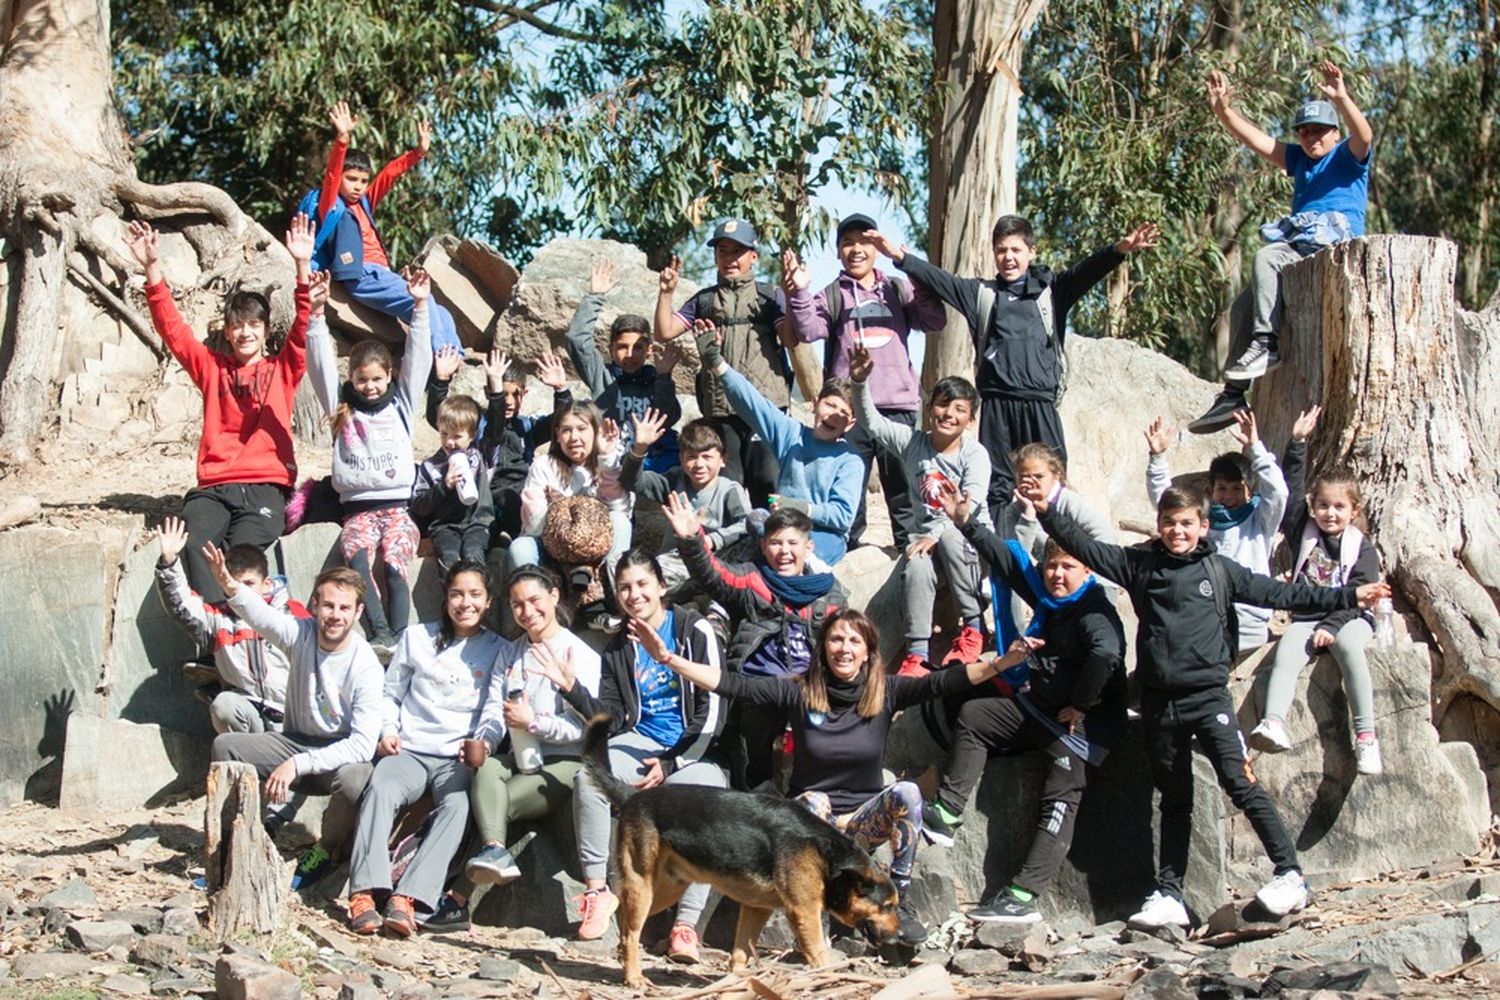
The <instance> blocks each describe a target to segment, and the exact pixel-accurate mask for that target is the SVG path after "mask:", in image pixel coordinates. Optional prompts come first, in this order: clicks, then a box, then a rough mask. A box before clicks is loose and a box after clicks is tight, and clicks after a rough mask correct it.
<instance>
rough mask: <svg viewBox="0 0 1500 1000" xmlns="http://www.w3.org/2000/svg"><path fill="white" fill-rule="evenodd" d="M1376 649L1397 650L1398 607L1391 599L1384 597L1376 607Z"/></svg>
mask: <svg viewBox="0 0 1500 1000" xmlns="http://www.w3.org/2000/svg"><path fill="white" fill-rule="evenodd" d="M1375 648H1376V649H1382V650H1392V649H1395V648H1396V607H1395V605H1394V604H1392V603H1391V599H1390V598H1389V597H1382V598H1381V599H1380V600H1379V601H1378V602H1377V603H1376V605H1375Z"/></svg>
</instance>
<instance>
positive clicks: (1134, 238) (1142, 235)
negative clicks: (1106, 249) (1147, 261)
mask: <svg viewBox="0 0 1500 1000" xmlns="http://www.w3.org/2000/svg"><path fill="white" fill-rule="evenodd" d="M1159 239H1161V227H1160V226H1158V225H1156V223H1154V222H1148V223H1146V224H1145V225H1143V226H1136V227H1135V228H1134V229H1132V230H1131V231H1130V232H1128V233H1126V234H1125V235H1124V237H1123V238H1121V240H1120V242H1118V243H1116V244H1115V249H1116V250H1117V251H1119V252H1120V253H1135V252H1136V251H1137V250H1149V249H1151V248H1152V247H1154V246H1156V241H1157V240H1159Z"/></svg>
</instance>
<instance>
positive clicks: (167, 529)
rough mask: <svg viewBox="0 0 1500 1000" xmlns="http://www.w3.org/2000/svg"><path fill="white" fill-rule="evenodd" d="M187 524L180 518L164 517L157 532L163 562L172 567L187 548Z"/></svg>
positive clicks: (157, 541)
mask: <svg viewBox="0 0 1500 1000" xmlns="http://www.w3.org/2000/svg"><path fill="white" fill-rule="evenodd" d="M187 538H188V536H187V524H186V523H185V522H184V521H183V520H182V518H180V517H164V518H162V521H161V527H160V528H158V529H157V530H156V543H157V544H158V545H160V546H161V561H162V564H163V565H165V566H170V565H171V564H172V563H174V562H176V561H177V557H178V556H179V555H181V554H182V550H183V549H185V548H187Z"/></svg>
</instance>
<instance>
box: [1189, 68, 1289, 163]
mask: <svg viewBox="0 0 1500 1000" xmlns="http://www.w3.org/2000/svg"><path fill="white" fill-rule="evenodd" d="M1207 91H1208V107H1209V110H1210V111H1212V112H1213V113H1214V117H1215V118H1217V119H1219V123H1220V124H1221V125H1223V126H1224V127H1225V128H1227V129H1228V130H1229V131H1230V133H1231V134H1232V135H1233V136H1234V137H1235V138H1236V139H1238V140H1239V141H1240V142H1241V143H1242V144H1244V146H1245V147H1246V148H1247V149H1249V150H1250V151H1251V152H1252V153H1254V154H1255V155H1256V156H1259V157H1260V158H1261V159H1262V160H1265V161H1266V162H1267V163H1269V164H1271V165H1272V166H1274V167H1278V168H1280V169H1282V170H1285V169H1286V146H1285V145H1284V144H1282V143H1280V142H1277V141H1276V140H1275V139H1273V138H1271V137H1270V136H1269V135H1267V134H1266V133H1265V132H1263V131H1261V129H1260V128H1259V126H1257V125H1255V124H1254V123H1253V122H1251V121H1250V119H1248V118H1246V117H1245V116H1244V115H1242V114H1240V113H1239V112H1238V111H1236V110H1235V109H1234V105H1233V104H1232V103H1231V101H1232V100H1233V98H1234V88H1233V87H1232V86H1230V83H1229V78H1228V77H1227V76H1225V75H1224V74H1223V73H1222V72H1220V71H1219V70H1214V71H1213V72H1212V73H1210V74H1208V84H1207Z"/></svg>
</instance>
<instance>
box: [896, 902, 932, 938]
mask: <svg viewBox="0 0 1500 1000" xmlns="http://www.w3.org/2000/svg"><path fill="white" fill-rule="evenodd" d="M900 892H901V901H900V902H899V903H897V904H896V918H897V920H899V921H900V928H899V929H898V930H897V931H896V939H897V940H898V941H900V942H901V943H902V944H907V945H911V946H912V947H913V948H916V947H920V946H921V944H922V942H924V941H926V940H927V933H928V931H927V925H926V924H924V923H922V921H920V920H918V919H917V915H916V913H915V912H914V910H913V908H912V904H911V900H910V899H909V898H908V897H907V893H906V888H902V889H901V890H900Z"/></svg>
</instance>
